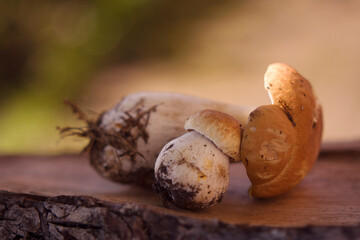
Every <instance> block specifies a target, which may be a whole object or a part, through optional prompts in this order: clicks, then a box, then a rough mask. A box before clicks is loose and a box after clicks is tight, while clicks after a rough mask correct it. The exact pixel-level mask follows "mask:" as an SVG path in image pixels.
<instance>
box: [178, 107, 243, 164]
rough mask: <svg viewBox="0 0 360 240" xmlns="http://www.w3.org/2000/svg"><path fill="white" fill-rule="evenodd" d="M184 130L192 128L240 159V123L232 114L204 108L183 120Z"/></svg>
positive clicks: (222, 149) (235, 158)
mask: <svg viewBox="0 0 360 240" xmlns="http://www.w3.org/2000/svg"><path fill="white" fill-rule="evenodd" d="M185 130H188V131H191V130H194V131H196V132H198V133H200V134H201V135H203V136H205V137H206V138H208V139H209V140H210V141H212V142H213V143H214V144H215V145H216V146H217V147H218V148H219V149H220V150H221V151H222V152H223V153H224V154H226V155H228V156H229V157H231V158H232V159H234V161H240V141H241V128H240V123H239V122H238V121H237V120H236V119H235V118H233V117H232V116H230V115H228V114H226V113H222V112H219V111H216V110H210V109H205V110H202V111H199V112H196V113H194V114H192V115H191V116H190V117H189V118H188V119H187V120H186V122H185Z"/></svg>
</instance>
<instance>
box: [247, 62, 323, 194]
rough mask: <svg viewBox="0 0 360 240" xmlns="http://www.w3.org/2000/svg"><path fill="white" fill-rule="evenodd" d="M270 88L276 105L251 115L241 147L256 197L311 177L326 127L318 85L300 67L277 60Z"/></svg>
mask: <svg viewBox="0 0 360 240" xmlns="http://www.w3.org/2000/svg"><path fill="white" fill-rule="evenodd" d="M265 88H266V89H267V91H268V93H269V96H270V98H271V101H272V103H273V105H266V106H261V107H259V108H257V109H255V110H254V111H253V112H252V113H251V114H250V116H249V119H248V123H247V125H246V126H245V129H244V132H243V140H242V145H241V159H242V161H243V162H244V165H245V167H246V171H247V174H248V176H249V178H250V181H251V182H252V187H251V188H250V191H249V193H250V195H251V196H252V197H256V198H267V197H274V196H278V195H281V194H283V193H285V192H287V191H289V190H290V189H292V188H293V187H294V186H295V185H297V184H298V183H299V182H300V181H301V180H302V179H303V178H304V177H305V176H306V174H307V173H308V172H309V171H310V169H311V167H312V165H313V164H314V162H315V161H316V159H317V156H318V154H319V150H320V142H321V135H322V125H323V122H322V110H321V106H320V105H319V103H318V102H317V100H316V97H315V95H314V93H313V91H312V87H311V85H310V83H309V82H308V81H307V80H306V79H305V78H304V77H302V76H301V75H300V74H299V73H298V72H297V71H296V70H295V69H293V68H291V67H289V66H287V65H286V64H281V63H276V64H271V65H270V66H269V67H268V69H267V71H266V73H265Z"/></svg>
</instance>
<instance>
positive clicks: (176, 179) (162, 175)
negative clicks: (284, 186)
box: [154, 110, 241, 210]
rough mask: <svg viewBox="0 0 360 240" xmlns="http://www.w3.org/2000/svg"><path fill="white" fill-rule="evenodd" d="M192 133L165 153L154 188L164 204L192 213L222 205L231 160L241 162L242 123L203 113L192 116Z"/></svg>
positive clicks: (212, 112)
mask: <svg viewBox="0 0 360 240" xmlns="http://www.w3.org/2000/svg"><path fill="white" fill-rule="evenodd" d="M185 128H186V129H187V130H190V131H191V132H188V133H186V134H184V135H182V136H180V137H178V138H176V139H174V140H172V141H171V142H169V143H167V144H166V145H165V146H164V148H163V149H162V150H161V152H160V154H159V157H158V158H157V160H156V163H155V179H156V182H155V184H154V189H155V191H156V192H157V193H159V194H160V196H161V197H162V199H163V202H164V205H165V206H167V202H171V203H173V204H175V205H176V206H178V207H180V208H184V209H189V210H196V209H202V208H207V207H210V206H212V205H214V204H215V203H217V202H220V201H221V199H222V197H223V195H224V193H225V191H226V189H227V187H228V184H229V158H233V159H237V160H238V159H239V154H240V153H239V146H240V140H241V131H240V123H239V122H238V121H237V120H235V119H234V118H233V117H231V116H230V115H227V114H225V113H221V112H218V111H215V110H203V111H200V112H197V113H195V114H193V115H191V116H190V117H189V119H188V120H187V121H186V123H185Z"/></svg>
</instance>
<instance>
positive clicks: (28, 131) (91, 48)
mask: <svg viewBox="0 0 360 240" xmlns="http://www.w3.org/2000/svg"><path fill="white" fill-rule="evenodd" d="M228 2H231V1H229V0H227V1H223V2H221V3H219V2H218V1H216V0H201V1H195V2H194V1H191V0H185V1H181V2H172V1H166V0H155V1H148V0H121V1H118V0H94V1H86V0H65V1H52V0H31V1H29V0H4V1H1V2H0V154H12V153H17V154H19V153H34V154H39V153H46V154H48V153H52V152H53V153H59V152H60V153H61V152H68V151H74V150H79V149H80V148H81V147H82V146H84V145H85V144H86V142H83V141H80V142H79V143H75V142H74V141H71V142H70V141H62V142H61V145H60V147H58V146H57V145H56V140H57V139H58V138H59V133H58V132H57V130H56V128H55V127H56V125H60V126H69V125H70V126H74V125H76V126H78V125H79V124H81V123H79V122H78V121H76V120H75V118H74V116H72V114H71V113H70V111H69V109H66V107H65V106H64V105H63V104H62V101H63V100H64V99H65V98H69V99H71V100H73V101H75V102H78V101H81V99H79V96H81V94H82V92H83V90H84V89H85V88H86V86H88V85H89V84H90V82H89V81H91V79H94V76H95V75H96V74H97V73H98V72H101V70H102V68H105V67H106V66H109V65H112V64H118V63H126V64H129V63H133V62H139V61H140V62H141V61H149V60H150V61H153V60H154V59H162V60H164V59H166V60H169V59H171V58H173V57H174V56H175V55H178V54H179V53H181V52H184V51H183V50H184V49H186V40H187V39H186V37H185V36H186V35H189V33H190V34H191V26H192V25H193V23H194V21H195V20H196V19H199V18H200V19H201V18H203V17H204V16H206V15H207V14H208V13H209V12H211V11H212V10H214V9H216V10H218V9H219V7H224V6H226V4H225V3H228ZM105 94H106V93H105ZM88 97H89V98H91V96H88ZM70 119H73V120H70Z"/></svg>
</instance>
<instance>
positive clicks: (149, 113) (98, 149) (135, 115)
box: [60, 92, 254, 186]
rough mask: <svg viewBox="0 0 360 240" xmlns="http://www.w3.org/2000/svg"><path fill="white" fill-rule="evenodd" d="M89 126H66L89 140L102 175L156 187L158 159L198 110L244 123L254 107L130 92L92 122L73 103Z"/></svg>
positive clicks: (69, 131) (67, 131) (94, 162)
mask: <svg viewBox="0 0 360 240" xmlns="http://www.w3.org/2000/svg"><path fill="white" fill-rule="evenodd" d="M71 107H72V109H73V111H74V112H75V113H77V114H78V115H79V117H80V119H82V120H84V121H85V122H86V123H87V126H88V127H87V128H82V129H79V128H61V129H60V131H61V133H63V134H64V135H77V136H80V137H87V138H89V139H90V144H89V145H88V147H87V148H86V149H87V150H88V151H89V152H90V163H91V165H92V166H93V167H94V168H95V170H96V171H97V172H98V173H99V174H100V175H101V176H103V177H105V178H107V179H110V180H112V181H115V182H120V183H134V184H138V185H145V186H151V185H152V184H153V183H154V165H155V160H156V158H157V156H158V154H159V152H160V150H161V149H162V147H163V146H164V145H165V144H166V143H167V142H169V141H170V140H172V139H174V138H176V137H179V136H181V135H182V134H184V133H186V131H185V130H184V128H183V126H184V122H185V121H186V119H187V118H188V116H189V115H191V114H192V113H194V112H197V111H200V110H202V109H206V108H211V109H215V110H220V111H223V112H226V113H231V114H232V115H233V116H234V117H235V118H236V119H237V120H239V121H240V122H243V123H245V122H246V119H247V118H248V115H249V113H250V112H251V111H252V110H253V109H254V108H251V107H243V106H235V105H230V104H225V103H219V102H216V101H212V100H208V99H203V98H199V97H194V96H189V95H184V94H177V93H164V92H163V93H161V92H137V93H133V94H129V95H127V96H126V97H124V98H123V100H122V101H121V102H120V103H118V104H117V105H116V106H114V107H113V108H112V109H110V110H109V111H106V112H104V113H103V114H101V115H100V116H99V117H98V119H96V120H92V119H90V118H89V117H87V116H86V115H85V114H84V113H83V112H82V111H81V110H80V109H79V108H77V107H76V106H75V105H73V104H71Z"/></svg>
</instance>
